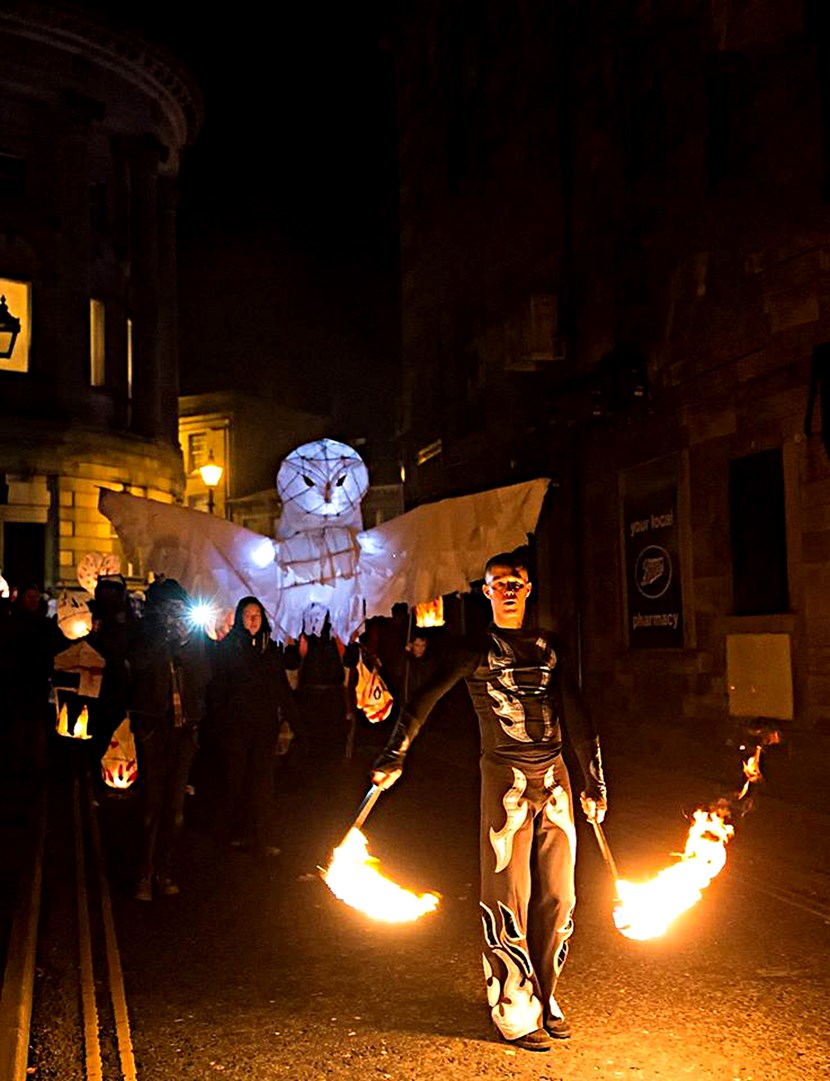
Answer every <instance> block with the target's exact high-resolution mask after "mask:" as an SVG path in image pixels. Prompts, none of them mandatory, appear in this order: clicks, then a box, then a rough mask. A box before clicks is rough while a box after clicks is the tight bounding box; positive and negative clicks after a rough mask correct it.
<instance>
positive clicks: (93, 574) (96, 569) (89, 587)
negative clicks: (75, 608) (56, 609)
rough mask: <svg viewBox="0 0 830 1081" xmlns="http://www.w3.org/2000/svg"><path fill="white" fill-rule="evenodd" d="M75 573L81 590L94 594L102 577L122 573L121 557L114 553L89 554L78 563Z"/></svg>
mask: <svg viewBox="0 0 830 1081" xmlns="http://www.w3.org/2000/svg"><path fill="white" fill-rule="evenodd" d="M75 573H76V574H77V576H78V582H79V584H80V586H81V588H82V589H85V590H86V591H87V593H94V592H95V586H96V585H97V584H98V579H99V578H100V577H101V576H102V575H105V574H120V573H121V557H120V556H118V555H116V554H115V553H114V552H87V553H86V555H84V556H83V557H82V558H81V560H80V562H79V563H78V566H77V568H76V570H75Z"/></svg>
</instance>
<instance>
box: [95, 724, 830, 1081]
mask: <svg viewBox="0 0 830 1081" xmlns="http://www.w3.org/2000/svg"><path fill="white" fill-rule="evenodd" d="M448 752H451V753H448ZM369 756H370V751H369V750H368V749H367V748H363V749H361V750H359V752H358V756H357V758H356V760H355V761H353V762H352V763H350V764H347V765H344V766H343V768H342V769H341V770H339V771H338V773H337V774H336V775H335V776H334V777H332V778H331V779H330V781H329V783H327V784H325V785H322V786H318V789H317V791H316V792H315V791H314V790H313V789H309V788H307V787H305V786H303V787H301V788H299V789H297V790H295V791H293V792H291V793H287V794H284V795H283V798H282V803H281V808H282V816H283V827H284V836H283V853H282V855H281V856H279V857H276V858H275V859H272V860H270V861H268V862H267V863H264V864H257V863H255V862H253V860H252V857H250V856H248V855H246V854H245V853H241V852H238V851H234V850H230V849H226V848H224V847H223V846H221V845H220V844H219V843H218V841H217V840H216V839H215V835H214V833H213V832H212V830H211V829H210V828H209V825H210V821H209V820H210V818H211V815H212V813H213V811H214V808H213V807H212V805H211V801H210V800H209V798H208V796H209V794H208V793H204V792H197V795H196V797H194V798H193V801H192V803H191V804H190V806H189V826H188V830H187V835H186V841H187V844H186V850H185V854H184V857H183V863H182V873H181V875H180V878H181V882H182V893H181V895H180V896H179V897H177V898H169V899H165V900H160V901H155V902H153V903H152V904H149V905H148V904H141V903H140V902H137V901H134V900H133V899H132V898H131V896H130V886H131V881H130V877H129V876H130V873H131V872H130V867H131V855H130V854H131V847H130V846H131V843H132V832H131V831H132V830H133V829H134V827H135V813H134V812H135V807H134V805H132V807H131V805H130V803H129V802H123V803H118V804H112V805H105V806H103V807H102V808H101V814H102V824H103V827H104V833H105V837H106V839H107V843H108V848H109V853H110V866H111V875H112V880H113V892H114V902H115V910H116V919H117V926H118V936H119V942H120V945H121V950H122V959H123V965H124V970H125V978H126V985H127V992H128V996H129V1003H130V1012H131V1020H132V1026H133V1042H134V1046H135V1050H136V1056H137V1061H138V1066H139V1076H140V1077H141V1078H143V1079H145V1081H170V1079H172V1078H176V1079H185V1081H196V1079H198V1081H207V1079H213V1078H227V1079H231V1078H234V1079H242V1078H244V1079H245V1081H250V1079H254V1081H260V1079H261V1081H266V1079H267V1081H271V1079H279V1078H288V1079H291V1081H316V1079H341V1078H342V1079H346V1078H350V1079H354V1081H375V1079H380V1078H392V1079H395V1081H405V1079H424V1081H431V1079H435V1081H438V1079H439V1078H440V1079H442V1081H462V1079H463V1081H467V1079H470V1078H478V1077H485V1076H486V1077H487V1078H488V1079H502V1078H511V1079H513V1078H515V1079H525V1078H527V1079H530V1078H533V1079H535V1081H588V1079H595V1081H611V1079H616V1078H628V1079H634V1078H638V1079H640V1078H643V1079H661V1081H680V1079H683V1078H691V1079H693V1081H710V1079H711V1081H789V1079H796V1078H798V1079H799V1081H804V1079H807V1081H810V1079H813V1078H816V1079H818V1078H830V1023H828V1021H827V1001H828V992H830V847H829V845H828V838H830V829H828V828H827V827H830V817H827V816H824V815H822V814H820V813H818V812H814V811H806V810H804V809H803V808H798V807H793V806H791V805H787V804H784V803H781V802H780V801H777V800H776V799H775V797H774V794H773V795H769V794H767V793H763V794H761V796H760V797H759V798H758V799H757V801H756V806H755V808H754V811H753V812H752V814H750V815H748V816H747V817H746V818H745V819H743V820H742V821H741V822H739V824H738V830H737V834H736V837H735V839H734V840H733V842H732V844H731V846H730V852H729V861H728V864H727V867H726V869H725V870H724V872H723V873H722V874H721V875H720V877H719V878H718V879H717V880H716V881H715V882H714V883H713V884H712V886H711V887H710V888H709V889H708V890H707V891H706V893H705V895H704V898H703V900H702V901H701V902H700V903H699V904H698V905H697V906H696V907H695V908H694V909H693V910H692V911H691V912H690V913H688V914H687V915H686V916H685V917H682V918H681V919H680V920H679V921H678V923H677V924H676V925H675V926H674V927H673V928H672V930H671V931H670V932H669V933H668V934H667V935H666V936H665V937H664V938H662V939H659V940H656V941H653V942H651V943H637V942H631V941H629V940H627V939H625V938H623V937H622V936H621V935H620V934H619V933H618V932H617V931H616V930H615V928H614V925H613V920H612V899H613V894H612V884H611V879H610V876H609V875H608V873H607V870H606V867H605V864H604V863H603V862H602V860H601V858H600V855H599V852H598V849H597V846H596V845H595V843H594V839H593V837H592V836H591V834H590V833H589V831H588V828H587V827H586V826H585V825H584V823H583V824H582V825H581V826H580V829H579V844H580V853H579V861H578V889H579V902H578V906H577V912H576V933H575V936H574V939H573V941H572V949H571V955H570V959H569V961H568V964H567V966H566V969H565V972H564V974H563V977H562V980H561V983H560V990H561V995H560V996H559V999H560V1003H561V1004H562V1005H563V1007H564V1008H565V1010H566V1012H567V1014H568V1016H569V1018H570V1020H571V1022H572V1025H573V1029H574V1036H573V1039H572V1040H570V1041H568V1042H567V1043H563V1044H561V1045H557V1046H555V1047H554V1048H553V1050H552V1051H551V1052H549V1053H546V1054H542V1055H540V1054H533V1053H530V1052H525V1051H521V1050H516V1049H514V1048H511V1047H509V1046H507V1045H506V1044H504V1043H503V1042H500V1041H499V1040H498V1039H497V1037H496V1034H495V1030H494V1029H493V1027H492V1024H491V1022H490V1019H489V1015H488V1011H487V1008H486V1005H485V1000H484V989H483V977H482V970H481V960H480V952H479V933H480V922H479V917H478V904H477V885H476V882H477V839H476V830H477V821H476V819H477V762H476V756H475V747H474V743H473V740H472V735H471V733H470V732H469V731H465V733H464V734H463V735H462V737H461V738H459V739H457V740H455V741H452V740H450V739H449V738H448V736H447V733H446V731H442V730H441V729H440V728H439V729H437V730H436V732H435V733H430V732H429V729H427V731H426V732H425V733H424V735H423V736H422V738H421V740H420V741H419V743H418V744H416V746H415V748H414V749H413V751H412V754H411V756H410V764H409V771H408V774H407V776H406V778H405V779H404V781H403V782H401V784H400V785H399V786H398V787H397V788H396V789H394V790H393V791H392V792H390V793H387V794H385V795H384V796H383V797H382V799H381V800H380V801H379V803H378V805H377V807H376V809H375V810H374V811H373V813H372V815H371V817H370V818H369V820H368V822H367V824H366V827H365V832H366V834H367V836H368V837H369V840H370V847H371V849H372V851H373V852H374V854H375V855H377V856H378V857H379V858H380V860H381V863H382V866H383V868H384V870H385V871H386V872H387V873H388V874H390V875H391V876H392V877H393V878H395V879H396V880H397V881H399V882H401V883H403V884H407V885H411V886H413V887H414V888H417V889H419V890H427V889H430V890H435V891H438V892H440V894H441V895H442V901H441V905H440V908H439V910H438V911H437V912H436V913H434V914H432V915H428V916H426V917H424V918H423V919H422V920H420V921H419V922H418V923H416V924H414V925H409V926H405V927H390V926H386V925H378V924H375V923H372V922H371V921H369V920H368V919H366V918H365V917H363V916H361V915H359V914H357V913H355V912H353V911H352V910H350V909H349V908H347V907H346V906H344V905H343V904H342V903H341V902H339V901H337V900H336V899H334V898H333V897H332V896H331V894H330V893H329V892H328V890H327V888H326V886H325V885H324V884H323V883H322V881H321V880H320V878H319V877H318V876H317V874H316V866H317V864H319V863H322V862H324V861H325V859H326V856H327V853H328V852H329V850H330V848H331V847H332V845H333V844H334V843H336V841H337V840H338V839H339V837H340V836H341V835H342V833H343V831H344V830H345V828H346V827H347V826H348V825H349V823H350V820H351V817H353V815H354V813H355V811H356V809H357V806H358V804H359V803H360V800H361V798H362V796H363V794H364V791H365V789H366V785H367V778H366V768H367V763H368V760H369ZM448 759H451V760H453V762H454V764H453V765H450V764H449V761H448ZM606 761H607V769H608V773H609V776H610V780H611V785H612V789H611V799H612V809H611V813H610V815H609V818H608V820H607V823H606V825H607V834H608V837H609V840H610V842H611V845H612V847H613V849H614V853H615V856H616V859H617V862H618V864H619V866H620V871H621V872H622V874H623V875H624V876H626V877H632V878H633V877H635V875H636V874H638V873H646V872H648V871H655V870H657V869H659V868H660V867H661V866H665V865H666V864H667V863H669V862H671V857H670V853H671V852H672V851H674V850H676V849H678V848H680V847H682V845H683V843H684V840H685V834H686V827H687V823H686V821H685V819H684V815H686V814H689V813H690V812H691V811H692V810H693V809H694V807H695V806H696V805H697V803H698V802H700V803H705V802H706V801H707V800H709V799H711V798H713V797H714V796H716V795H719V794H721V795H722V794H725V793H724V792H723V791H720V792H719V791H718V788H719V787H721V788H722V787H723V786H722V784H721V782H720V781H719V780H718V779H715V780H714V781H712V780H707V779H705V778H701V777H697V776H693V775H691V774H688V775H686V774H678V773H675V774H671V775H669V774H667V773H665V772H663V771H659V770H655V769H653V768H652V767H653V766H654V763H653V762H647V761H644V760H643V759H642V756H638V755H629V757H628V758H625V757H623V755H622V753H621V752H619V751H615V750H614V749H613V748H610V749H608V750H607V751H606Z"/></svg>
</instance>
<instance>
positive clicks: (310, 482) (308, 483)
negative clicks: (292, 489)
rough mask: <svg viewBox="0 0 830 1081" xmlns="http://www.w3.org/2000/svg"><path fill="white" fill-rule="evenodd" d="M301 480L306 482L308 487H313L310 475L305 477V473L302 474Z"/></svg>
mask: <svg viewBox="0 0 830 1081" xmlns="http://www.w3.org/2000/svg"><path fill="white" fill-rule="evenodd" d="M303 480H304V481H305V482H306V484H307V485H308V487H309V488H313V487H314V481H313V480H312V479H311V477H307V476H305V474H303Z"/></svg>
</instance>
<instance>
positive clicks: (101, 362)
mask: <svg viewBox="0 0 830 1081" xmlns="http://www.w3.org/2000/svg"><path fill="white" fill-rule="evenodd" d="M105 379H106V345H105V340H104V303H103V301H101V300H90V302H89V381H90V383H91V385H92V386H93V387H102V386H104V382H105Z"/></svg>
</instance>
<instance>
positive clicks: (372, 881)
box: [321, 828, 438, 923]
mask: <svg viewBox="0 0 830 1081" xmlns="http://www.w3.org/2000/svg"><path fill="white" fill-rule="evenodd" d="M378 862H379V861H378V860H377V859H376V858H375V857H374V856H370V855H369V846H368V841H367V840H366V838H365V836H364V835H363V834H362V833H361V832H360V830H359V829H354V828H353V829H350V830H349V832H348V833H347V834H346V836H345V838H344V839H343V843H342V844H340V845H338V847H337V848H335V850H334V853H333V854H332V858H331V861H330V862H329V865H328V867H327V868H326V869H325V870H322V868H321V874H322V876H323V881H324V882H325V883H326V885H327V886H328V888H329V889H330V890H331V892H332V893H333V894H334V896H335V897H339V898H340V900H341V901H345V902H346V904H347V905H351V907H352V908H356V909H357V910H358V911H359V912H363V913H365V915H367V916H369V917H371V919H373V920H383V921H384V922H385V923H408V922H410V921H411V920H417V919H419V918H420V917H421V916H423V915H425V914H426V913H427V912H434V911H435V909H436V908H437V907H438V896H437V895H436V894H434V893H422V894H420V895H419V894H417V893H413V892H412V891H411V890H405V889H403V888H402V887H401V886H398V885H396V883H394V882H392V880H391V879H388V878H385V877H384V876H383V875H382V874H381V873H380V871H379V870H378Z"/></svg>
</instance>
